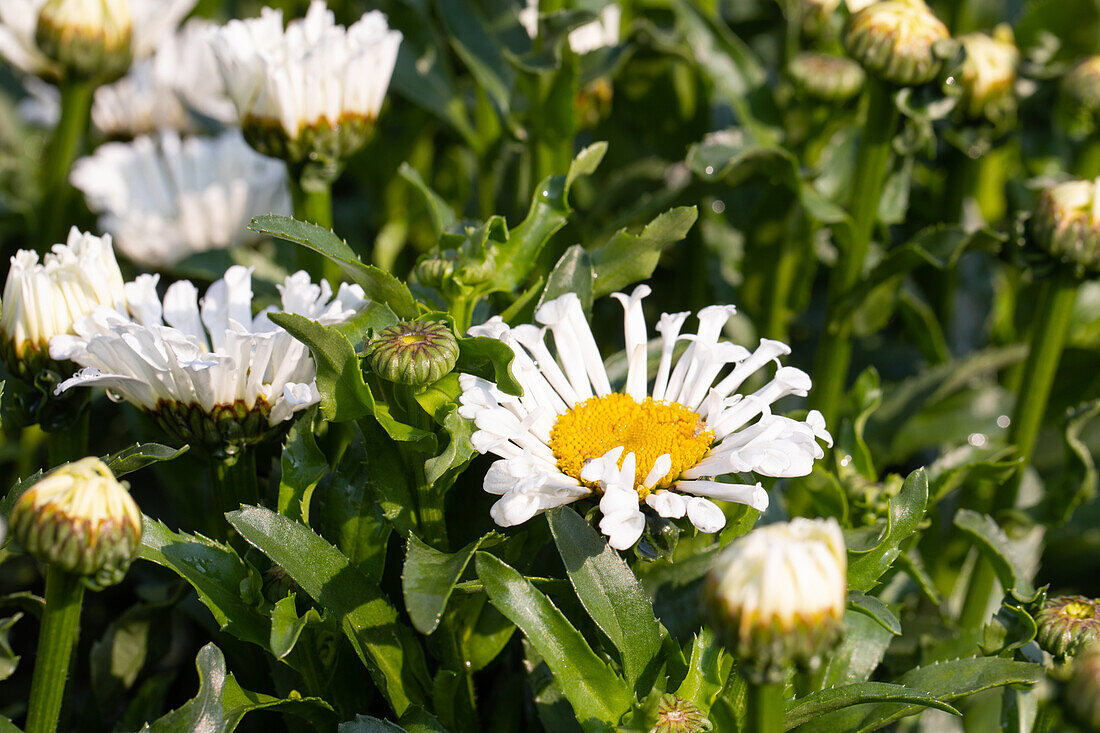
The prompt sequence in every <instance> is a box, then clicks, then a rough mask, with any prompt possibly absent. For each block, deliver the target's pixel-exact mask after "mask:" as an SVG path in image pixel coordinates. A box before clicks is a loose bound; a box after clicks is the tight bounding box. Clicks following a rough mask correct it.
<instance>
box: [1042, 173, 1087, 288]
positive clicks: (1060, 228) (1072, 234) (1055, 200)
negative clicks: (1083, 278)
mask: <svg viewBox="0 0 1100 733" xmlns="http://www.w3.org/2000/svg"><path fill="white" fill-rule="evenodd" d="M1096 186H1097V184H1096V182H1094V181H1081V180H1076V181H1067V182H1065V183H1058V184H1055V185H1053V186H1051V187H1049V188H1047V189H1046V190H1045V191H1043V193H1042V194H1041V195H1040V196H1039V205H1038V207H1037V208H1036V210H1035V216H1034V218H1033V219H1032V231H1033V233H1034V235H1035V241H1036V243H1037V244H1038V245H1039V247H1040V248H1041V249H1043V250H1044V251H1046V252H1047V253H1048V254H1050V255H1051V256H1053V257H1054V258H1056V259H1057V260H1059V261H1061V262H1065V263H1067V264H1071V265H1075V266H1076V267H1077V268H1078V269H1079V270H1098V269H1100V198H1098V197H1097V195H1096V193H1097V189H1096Z"/></svg>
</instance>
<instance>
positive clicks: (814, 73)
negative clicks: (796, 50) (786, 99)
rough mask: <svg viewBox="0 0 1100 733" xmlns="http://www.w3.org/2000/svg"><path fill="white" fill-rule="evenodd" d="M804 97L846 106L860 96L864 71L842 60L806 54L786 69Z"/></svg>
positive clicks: (847, 59) (813, 52) (846, 60)
mask: <svg viewBox="0 0 1100 733" xmlns="http://www.w3.org/2000/svg"><path fill="white" fill-rule="evenodd" d="M787 72H788V73H789V74H790V77H791V81H792V82H794V85H795V87H796V88H797V89H798V91H800V92H801V93H802V94H805V95H806V96H808V97H812V98H814V99H820V100H821V101H823V102H845V101H847V100H849V99H851V98H852V97H854V96H856V95H857V94H859V92H860V90H861V89H863V82H864V80H865V78H866V76H865V74H864V73H863V67H861V66H860V65H859V64H857V63H856V62H855V61H852V60H851V59H849V58H845V57H843V56H833V55H832V54H827V53H817V52H815V51H803V52H802V53H800V54H798V55H797V56H795V57H794V58H793V59H791V63H790V65H789V66H788V67H787Z"/></svg>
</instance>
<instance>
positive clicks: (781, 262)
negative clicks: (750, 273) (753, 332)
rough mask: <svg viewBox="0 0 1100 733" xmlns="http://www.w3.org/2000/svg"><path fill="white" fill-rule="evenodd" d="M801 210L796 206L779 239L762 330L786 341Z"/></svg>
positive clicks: (797, 256) (771, 336)
mask: <svg viewBox="0 0 1100 733" xmlns="http://www.w3.org/2000/svg"><path fill="white" fill-rule="evenodd" d="M800 213H801V209H800V208H799V207H798V206H797V205H796V206H795V208H794V210H793V211H792V212H791V215H790V217H789V221H788V224H787V232H786V234H785V235H784V237H783V238H782V239H781V240H780V241H779V250H778V252H776V258H775V272H774V274H773V275H772V281H771V283H770V290H769V292H768V320H767V325H766V327H765V329H764V333H765V334H766V335H767V337H768V338H770V339H775V340H776V341H783V342H784V343H786V341H787V325H788V321H789V320H790V311H791V308H790V304H791V289H792V288H793V287H794V281H795V277H796V276H797V275H798V265H799V255H800V249H801V248H800V247H799V246H798V239H797V238H798V237H800V236H801V233H802V226H801V219H802V217H801V216H800Z"/></svg>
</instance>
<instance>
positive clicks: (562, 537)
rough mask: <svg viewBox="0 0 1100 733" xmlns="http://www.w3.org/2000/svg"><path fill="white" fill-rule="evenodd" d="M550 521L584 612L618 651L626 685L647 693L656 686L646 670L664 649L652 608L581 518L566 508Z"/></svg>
mask: <svg viewBox="0 0 1100 733" xmlns="http://www.w3.org/2000/svg"><path fill="white" fill-rule="evenodd" d="M546 518H547V521H548V522H549V523H550V531H551V533H553V535H554V542H555V543H556V544H557V546H558V553H559V554H560V555H561V559H562V562H563V563H564V564H565V571H566V572H567V573H568V574H569V582H570V583H572V584H573V588H574V590H576V591H577V597H578V598H580V601H581V604H582V605H583V606H584V610H586V611H587V612H588V615H589V616H590V617H591V618H592V620H593V621H594V622H595V623H596V625H597V626H599V627H600V630H601V631H603V633H604V634H606V635H607V638H608V639H610V640H611V643H612V644H614V645H615V648H616V649H618V650H619V656H620V658H621V659H622V663H623V672H624V673H625V676H626V680H627V682H629V683H630V684H631V685H632V686H634V687H635V691H636V692H637V693H638V694H639V696H641V695H644V694H645V693H647V692H649V688H650V687H651V686H652V679H649V678H648V677H647V676H646V672H647V671H652V670H650V666H651V665H652V664H653V663H654V660H655V659H656V657H657V653H658V652H659V651H660V649H661V626H660V624H658V623H657V619H656V617H655V616H654V615H653V605H652V604H651V603H650V602H649V598H648V597H646V594H645V592H644V591H643V590H642V587H641V586H640V585H638V581H637V579H636V578H635V577H634V573H632V572H630V568H629V567H628V566H627V564H626V563H625V562H624V561H623V559H622V558H621V557H619V553H617V552H616V551H615V550H613V549H611V547H609V546H608V544H607V543H606V542H605V541H604V540H603V538H602V537H601V536H600V535H599V534H598V533H597V532H596V531H595V530H594V529H592V527H591V526H590V525H589V524H588V522H586V521H584V519H583V518H582V517H581V515H579V514H577V513H576V512H575V511H573V509H572V508H570V507H567V506H566V507H561V508H558V509H552V510H551V511H549V512H547V513H546ZM643 688H644V689H643Z"/></svg>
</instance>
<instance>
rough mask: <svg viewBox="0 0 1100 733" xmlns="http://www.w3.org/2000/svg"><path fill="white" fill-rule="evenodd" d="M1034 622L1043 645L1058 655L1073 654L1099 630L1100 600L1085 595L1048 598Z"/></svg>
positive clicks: (1040, 643)
mask: <svg viewBox="0 0 1100 733" xmlns="http://www.w3.org/2000/svg"><path fill="white" fill-rule="evenodd" d="M1035 624H1036V626H1038V628H1039V631H1038V633H1037V634H1036V636H1035V641H1036V642H1037V643H1038V644H1039V646H1040V647H1042V648H1043V649H1044V650H1045V651H1047V652H1050V653H1051V654H1052V655H1054V656H1056V657H1072V656H1073V655H1074V654H1076V653H1077V652H1078V651H1080V650H1081V649H1082V648H1084V647H1085V645H1087V644H1089V643H1090V642H1092V641H1093V640H1094V639H1095V638H1096V637H1097V634H1098V633H1100V602H1097V601H1096V600H1094V599H1092V598H1085V597H1084V596H1059V597H1057V598H1048V599H1047V600H1046V602H1045V603H1044V604H1043V607H1042V609H1041V610H1040V611H1039V613H1037V614H1036V615H1035Z"/></svg>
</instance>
